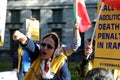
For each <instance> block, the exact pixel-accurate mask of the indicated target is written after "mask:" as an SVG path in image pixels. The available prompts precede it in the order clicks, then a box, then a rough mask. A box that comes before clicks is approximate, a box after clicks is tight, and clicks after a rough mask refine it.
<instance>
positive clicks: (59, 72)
mask: <svg viewBox="0 0 120 80" xmlns="http://www.w3.org/2000/svg"><path fill="white" fill-rule="evenodd" d="M78 26H79V23H77V21H75V24H74V41H73V43H72V44H71V45H68V46H65V47H62V46H61V43H60V40H59V37H58V35H57V34H56V33H55V32H51V33H49V34H47V35H45V36H44V37H43V39H42V41H41V44H40V47H38V46H37V45H36V44H35V43H34V42H33V41H32V40H31V39H30V38H28V37H27V36H25V35H24V34H23V33H21V32H20V31H15V32H14V34H13V40H15V41H19V42H20V44H21V45H22V47H24V48H26V49H28V50H29V51H30V57H31V60H33V63H32V65H31V67H30V69H29V71H28V72H27V74H26V76H25V78H24V80H71V76H70V72H69V69H68V66H67V64H66V59H67V56H68V55H70V54H72V53H73V52H74V51H75V50H76V49H77V48H78V47H79V46H80V43H81V41H80V40H81V39H80V34H79V29H78Z"/></svg>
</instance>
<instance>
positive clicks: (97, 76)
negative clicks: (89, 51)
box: [84, 67, 114, 80]
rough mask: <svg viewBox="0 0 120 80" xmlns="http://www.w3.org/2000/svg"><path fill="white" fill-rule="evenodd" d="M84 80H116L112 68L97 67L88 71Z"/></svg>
mask: <svg viewBox="0 0 120 80" xmlns="http://www.w3.org/2000/svg"><path fill="white" fill-rule="evenodd" d="M84 80H114V77H113V74H112V72H111V70H108V69H105V68H99V67H97V68H93V69H91V70H90V71H88V72H87V74H86V76H85V78H84Z"/></svg>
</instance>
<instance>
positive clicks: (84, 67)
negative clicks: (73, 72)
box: [76, 39, 120, 80]
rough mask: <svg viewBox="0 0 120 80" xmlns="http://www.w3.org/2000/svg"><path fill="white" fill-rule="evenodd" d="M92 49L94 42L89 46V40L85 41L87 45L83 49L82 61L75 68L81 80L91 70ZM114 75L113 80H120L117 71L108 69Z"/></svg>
mask: <svg viewBox="0 0 120 80" xmlns="http://www.w3.org/2000/svg"><path fill="white" fill-rule="evenodd" d="M94 47H95V40H93V43H92V45H91V39H87V45H86V49H85V53H84V55H83V59H82V61H81V62H80V64H79V65H78V66H77V67H76V69H77V73H78V75H79V76H80V77H81V78H84V77H85V75H86V74H87V72H88V71H89V70H91V69H92V68H93V60H94ZM109 71H111V72H112V74H113V75H114V79H115V80H120V76H119V70H115V69H114V70H113V69H109Z"/></svg>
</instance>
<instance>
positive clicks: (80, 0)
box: [74, 0, 91, 32]
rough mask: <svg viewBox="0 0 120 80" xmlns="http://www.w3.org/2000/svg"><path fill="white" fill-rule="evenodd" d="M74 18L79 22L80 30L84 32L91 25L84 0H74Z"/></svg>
mask: <svg viewBox="0 0 120 80" xmlns="http://www.w3.org/2000/svg"><path fill="white" fill-rule="evenodd" d="M74 18H75V19H77V20H78V21H79V23H80V25H79V30H80V32H86V31H87V30H88V29H89V28H90V27H91V21H90V19H89V16H88V13H87V10H86V6H85V3H84V0H74Z"/></svg>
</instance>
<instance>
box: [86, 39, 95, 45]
mask: <svg viewBox="0 0 120 80" xmlns="http://www.w3.org/2000/svg"><path fill="white" fill-rule="evenodd" d="M87 41H88V42H91V39H90V38H88V39H87ZM92 45H93V47H94V46H95V40H94V39H93V43H92Z"/></svg>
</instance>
